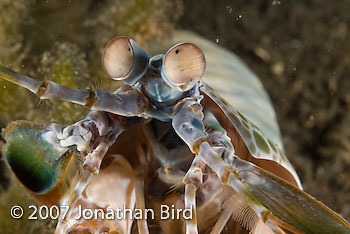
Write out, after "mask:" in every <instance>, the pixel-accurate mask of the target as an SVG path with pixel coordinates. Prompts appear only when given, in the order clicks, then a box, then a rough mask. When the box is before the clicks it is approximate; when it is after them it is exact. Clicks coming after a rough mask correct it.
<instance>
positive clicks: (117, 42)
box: [103, 37, 134, 79]
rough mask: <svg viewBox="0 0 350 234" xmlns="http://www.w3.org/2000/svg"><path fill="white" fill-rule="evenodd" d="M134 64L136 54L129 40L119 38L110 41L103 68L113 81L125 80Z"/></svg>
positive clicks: (106, 49)
mask: <svg viewBox="0 0 350 234" xmlns="http://www.w3.org/2000/svg"><path fill="white" fill-rule="evenodd" d="M133 63H134V53H133V51H132V48H131V44H130V41H129V38H127V37H118V38H116V39H114V40H112V41H110V42H109V43H108V44H107V46H106V48H105V51H104V53H103V66H104V68H105V70H106V72H107V74H108V75H109V76H110V77H112V78H113V79H123V78H125V77H126V75H127V74H128V73H129V72H130V70H131V68H132V66H133Z"/></svg>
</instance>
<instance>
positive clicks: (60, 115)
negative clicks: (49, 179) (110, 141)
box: [0, 0, 350, 233]
mask: <svg viewBox="0 0 350 234" xmlns="http://www.w3.org/2000/svg"><path fill="white" fill-rule="evenodd" d="M349 12H350V1H349V0H339V1H327V0H303V1H286V0H264V1H263V0H262V1H253V0H219V1H212V0H202V1H194V0H192V1H190V0H187V1H178V0H169V1H162V0H144V1H142V0H130V1H127V0H100V1H97V0H96V1H93V0H84V1H83V0H66V1H51V0H47V1H39V0H37V1H36V0H29V1H28V0H17V1H11V0H0V64H1V65H2V66H6V67H8V68H10V69H13V70H15V71H17V72H20V73H24V74H27V75H30V76H32V77H38V78H39V79H44V78H45V79H49V80H53V81H55V82H57V83H60V84H63V85H66V86H70V87H77V88H86V87H89V86H94V87H96V86H97V87H101V88H105V89H107V90H108V89H110V90H112V89H113V87H115V85H114V84H111V83H110V81H109V80H108V79H106V75H105V74H104V72H103V70H102V67H101V59H100V58H101V53H102V51H103V48H104V45H105V44H106V43H107V42H108V41H109V40H110V39H112V38H114V37H116V36H120V35H125V36H129V37H131V38H133V39H134V40H135V41H137V43H138V44H140V45H141V46H142V47H143V48H145V49H146V50H148V51H156V50H157V47H160V46H161V44H162V43H163V42H164V41H166V40H167V39H168V38H169V37H170V36H171V34H172V32H173V31H174V30H176V29H186V30H190V31H193V32H196V33H198V34H199V35H201V36H203V37H205V38H207V39H208V40H210V41H213V42H215V43H217V44H218V45H220V46H223V47H225V48H227V49H229V50H231V51H232V52H234V53H236V54H237V55H238V56H239V57H240V58H241V59H242V60H243V61H244V62H245V63H247V65H248V66H249V67H250V68H251V69H252V70H253V71H254V72H255V73H256V74H257V76H258V77H260V78H261V81H262V83H263V85H264V87H265V89H266V91H267V93H268V94H269V95H270V97H271V101H272V103H273V106H274V108H275V111H276V114H277V118H278V122H279V125H280V127H281V132H282V138H283V143H284V147H285V151H286V155H287V157H288V158H289V159H290V161H291V163H292V164H293V165H294V167H295V169H296V171H297V172H298V174H299V175H300V178H301V181H302V184H303V186H304V189H305V191H306V192H308V193H309V194H311V195H313V196H314V197H316V198H318V199H319V200H321V201H322V202H323V203H325V204H326V205H328V206H329V207H331V208H332V209H334V210H335V211H336V212H338V213H339V214H341V215H342V216H343V217H345V218H346V219H347V220H348V221H349V220H350V196H349V194H350V180H349V178H350V111H349V106H350V92H349V90H350V77H349V76H350V56H349V54H350V37H349V31H350V28H349V27H350V14H349ZM85 114H86V110H84V109H82V108H81V107H78V106H75V105H71V104H67V103H57V102H45V103H42V104H40V105H38V99H37V98H36V97H34V96H33V95H31V94H29V93H28V92H27V91H25V90H23V89H19V88H17V87H16V86H13V85H11V84H8V83H7V82H4V81H2V80H0V127H1V128H3V127H5V126H6V124H7V123H8V122H10V121H12V120H16V119H26V120H31V121H42V122H43V121H55V122H60V123H72V122H74V121H77V120H79V119H81V118H82V117H83V116H84V115H85ZM6 171H7V170H6V167H5V164H4V163H3V162H0V208H1V209H0V210H1V212H0V232H1V233H11V230H12V231H17V233H28V228H27V227H25V226H24V224H22V223H18V221H17V220H11V218H10V217H9V213H8V212H7V211H8V210H9V207H11V206H12V205H13V204H15V202H23V204H26V203H25V202H27V203H28V204H32V203H33V201H26V199H27V195H26V194H25V193H24V191H23V190H22V188H21V187H18V186H16V183H12V182H13V178H12V177H11V175H10V174H9V173H7V172H6ZM13 194H16V196H13ZM9 201H11V202H9ZM9 219H10V220H9ZM30 224H31V225H30V228H31V230H32V232H33V233H35V230H38V229H37V228H40V230H43V229H42V227H43V226H45V228H46V229H45V230H47V232H48V233H52V227H53V224H51V223H50V222H44V223H40V224H37V226H35V225H33V222H31V223H30ZM5 226H6V227H5ZM24 230H25V231H24ZM12 233H13V232H12Z"/></svg>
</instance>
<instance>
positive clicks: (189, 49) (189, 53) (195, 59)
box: [162, 43, 205, 91]
mask: <svg viewBox="0 0 350 234" xmlns="http://www.w3.org/2000/svg"><path fill="white" fill-rule="evenodd" d="M204 70H205V57H204V54H203V52H202V51H201V50H200V49H199V48H198V47H197V46H195V45H193V44H191V43H181V44H177V45H175V46H173V47H172V48H170V49H169V50H168V52H167V53H166V54H165V56H164V58H163V72H162V73H163V74H162V75H163V76H164V77H163V79H165V80H166V81H167V82H168V83H169V82H170V83H171V84H172V85H174V86H176V87H177V88H178V89H180V90H181V91H187V90H189V89H191V88H193V86H194V85H195V84H196V82H197V81H198V80H199V79H200V78H201V77H202V75H203V73H204Z"/></svg>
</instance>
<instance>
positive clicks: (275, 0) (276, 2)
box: [272, 0, 281, 5]
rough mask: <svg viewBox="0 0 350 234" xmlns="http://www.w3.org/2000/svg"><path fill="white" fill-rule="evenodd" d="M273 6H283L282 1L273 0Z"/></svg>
mask: <svg viewBox="0 0 350 234" xmlns="http://www.w3.org/2000/svg"><path fill="white" fill-rule="evenodd" d="M272 5H281V1H280V0H273V1H272Z"/></svg>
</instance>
